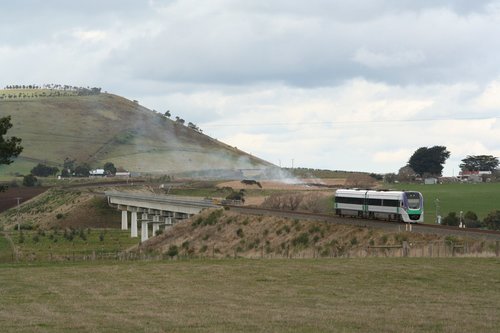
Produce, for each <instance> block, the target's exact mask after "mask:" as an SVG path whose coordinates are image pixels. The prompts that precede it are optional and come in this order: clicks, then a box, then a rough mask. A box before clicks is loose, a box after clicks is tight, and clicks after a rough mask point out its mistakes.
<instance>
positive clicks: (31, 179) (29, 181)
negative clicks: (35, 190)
mask: <svg viewBox="0 0 500 333" xmlns="http://www.w3.org/2000/svg"><path fill="white" fill-rule="evenodd" d="M37 183H38V179H36V177H35V176H33V175H32V174H29V175H27V176H24V178H23V185H24V186H26V187H33V186H35V185H36V184H37Z"/></svg>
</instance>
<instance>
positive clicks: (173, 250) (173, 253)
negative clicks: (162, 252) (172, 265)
mask: <svg viewBox="0 0 500 333" xmlns="http://www.w3.org/2000/svg"><path fill="white" fill-rule="evenodd" d="M178 254H179V248H178V247H177V245H170V247H169V248H168V251H167V255H168V256H169V257H170V258H173V257H175V256H176V255H178Z"/></svg>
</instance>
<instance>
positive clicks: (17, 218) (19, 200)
mask: <svg viewBox="0 0 500 333" xmlns="http://www.w3.org/2000/svg"><path fill="white" fill-rule="evenodd" d="M21 199H22V198H21V197H17V198H16V200H17V214H16V220H17V231H21V223H20V222H19V204H20V202H21Z"/></svg>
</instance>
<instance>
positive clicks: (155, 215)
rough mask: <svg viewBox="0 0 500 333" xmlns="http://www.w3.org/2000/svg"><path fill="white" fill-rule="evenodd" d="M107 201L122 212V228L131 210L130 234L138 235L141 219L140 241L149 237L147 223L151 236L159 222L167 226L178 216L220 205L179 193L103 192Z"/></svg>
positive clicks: (177, 218)
mask: <svg viewBox="0 0 500 333" xmlns="http://www.w3.org/2000/svg"><path fill="white" fill-rule="evenodd" d="M104 194H105V195H106V197H107V199H108V204H109V205H110V206H111V207H115V208H117V209H118V210H120V211H121V212H122V230H128V217H129V212H130V217H131V219H130V221H131V223H130V229H131V232H130V236H131V237H137V231H138V228H137V224H138V222H140V223H141V241H145V240H147V239H148V238H149V224H151V225H152V226H153V227H152V233H153V236H154V235H155V234H156V232H157V231H158V230H160V226H164V227H165V228H169V227H170V226H172V225H173V224H174V223H175V222H176V221H177V220H183V219H187V218H189V217H191V216H193V215H195V214H198V213H199V212H201V211H202V210H203V209H206V208H214V207H219V206H217V205H216V204H214V203H213V202H212V200H205V199H199V198H189V197H179V196H173V195H154V194H134V193H123V192H105V193H104Z"/></svg>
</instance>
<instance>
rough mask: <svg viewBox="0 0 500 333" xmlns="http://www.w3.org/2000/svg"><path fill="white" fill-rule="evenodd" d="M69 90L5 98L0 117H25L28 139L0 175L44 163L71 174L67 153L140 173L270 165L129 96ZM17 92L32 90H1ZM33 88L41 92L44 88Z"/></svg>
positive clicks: (23, 131)
mask: <svg viewBox="0 0 500 333" xmlns="http://www.w3.org/2000/svg"><path fill="white" fill-rule="evenodd" d="M28 87H29V86H28ZM66 92H67V93H68V95H67V96H58V97H47V98H26V99H25V98H19V97H16V98H15V99H12V100H9V101H7V102H5V100H3V101H2V108H1V109H0V117H7V116H8V115H12V122H13V123H16V124H17V123H22V124H23V126H22V127H19V128H15V129H14V130H15V133H14V134H15V135H16V136H17V137H21V138H23V143H24V142H29V144H26V145H25V147H24V151H23V154H22V155H21V156H19V158H17V159H16V161H15V162H14V163H13V164H12V165H8V166H7V165H4V166H1V167H0V176H4V177H5V176H13V175H15V174H16V173H19V174H24V175H25V174H28V173H29V172H30V170H32V169H33V167H35V166H36V165H37V164H38V163H42V164H45V165H50V166H57V167H59V169H61V170H62V172H63V176H65V177H67V175H64V173H65V172H66V171H64V169H67V168H62V167H61V163H62V161H63V160H64V159H65V158H66V157H70V158H71V159H72V160H75V164H77V165H80V164H83V163H87V164H88V165H89V166H90V167H92V168H96V167H98V166H103V165H104V164H105V163H106V162H111V163H113V164H114V166H116V168H117V169H118V168H123V169H126V170H130V171H136V172H142V173H144V172H159V170H160V171H161V170H169V173H173V172H174V171H178V172H181V171H186V172H192V171H198V170H199V169H205V168H208V166H210V167H211V168H217V169H221V170H234V169H239V168H254V167H259V166H263V165H264V166H267V165H269V164H268V163H266V162H265V161H262V160H260V159H257V158H255V157H253V156H249V155H246V154H245V153H243V152H241V151H239V150H236V149H234V148H233V147H229V146H227V145H225V144H223V143H221V142H218V141H216V140H214V139H212V138H210V137H208V136H206V135H204V134H202V133H200V132H198V131H196V130H193V129H191V128H188V127H187V126H181V125H180V124H176V123H175V122H174V121H172V120H170V119H169V118H167V117H165V116H163V115H160V114H158V113H155V112H153V111H151V110H148V109H146V108H144V107H142V106H140V105H138V104H136V103H134V102H133V101H130V100H127V99H125V98H122V97H119V96H116V95H112V94H107V93H100V94H91V95H85V96H78V95H77V94H72V93H71V94H70V92H69V91H66ZM19 93H21V94H28V93H29V94H31V92H30V91H29V90H23V91H18V90H16V91H13V90H3V91H2V90H0V95H2V94H16V96H18V95H19ZM33 93H38V94H42V89H40V90H38V89H37V90H36V91H33ZM45 93H46V95H47V96H48V94H49V92H48V91H47V92H45ZM60 93H61V94H62V93H63V90H61V91H60ZM172 156H175V158H172ZM242 156H247V157H248V159H247V158H245V159H242V158H241V157H242ZM77 165H74V167H76V166H77ZM73 170H74V169H73Z"/></svg>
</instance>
